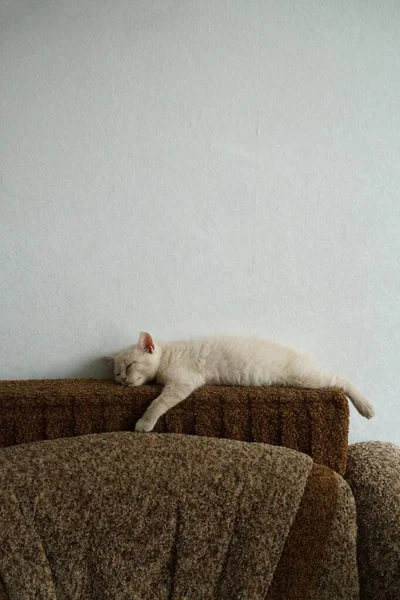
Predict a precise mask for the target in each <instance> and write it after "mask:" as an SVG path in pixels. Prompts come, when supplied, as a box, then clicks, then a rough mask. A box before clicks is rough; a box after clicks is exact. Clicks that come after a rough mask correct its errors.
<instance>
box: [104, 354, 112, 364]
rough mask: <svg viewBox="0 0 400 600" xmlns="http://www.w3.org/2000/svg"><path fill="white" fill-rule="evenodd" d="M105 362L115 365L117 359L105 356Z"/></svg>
mask: <svg viewBox="0 0 400 600" xmlns="http://www.w3.org/2000/svg"><path fill="white" fill-rule="evenodd" d="M103 360H104V361H105V362H106V363H108V364H109V365H113V364H114V360H115V359H114V357H113V356H103Z"/></svg>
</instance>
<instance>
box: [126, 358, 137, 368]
mask: <svg viewBox="0 0 400 600" xmlns="http://www.w3.org/2000/svg"><path fill="white" fill-rule="evenodd" d="M135 362H136V360H133V361H132V362H131V364H130V365H128V366H127V367H126V370H128V369H129V367H131V366H132V365H134V364H135Z"/></svg>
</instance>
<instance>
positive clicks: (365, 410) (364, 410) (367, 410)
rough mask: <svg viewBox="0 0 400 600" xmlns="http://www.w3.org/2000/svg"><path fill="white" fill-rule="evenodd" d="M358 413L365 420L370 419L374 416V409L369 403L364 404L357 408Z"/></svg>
mask: <svg viewBox="0 0 400 600" xmlns="http://www.w3.org/2000/svg"><path fill="white" fill-rule="evenodd" d="M359 413H360V415H362V416H363V417H366V418H367V419H372V417H373V416H374V415H375V409H374V407H373V406H372V404H371V403H370V402H364V404H362V405H361V406H360V408H359Z"/></svg>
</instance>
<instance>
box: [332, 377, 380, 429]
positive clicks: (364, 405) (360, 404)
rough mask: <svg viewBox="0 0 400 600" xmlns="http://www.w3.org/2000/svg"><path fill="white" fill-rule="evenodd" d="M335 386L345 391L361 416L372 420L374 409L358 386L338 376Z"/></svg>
mask: <svg viewBox="0 0 400 600" xmlns="http://www.w3.org/2000/svg"><path fill="white" fill-rule="evenodd" d="M333 385H335V386H336V387H338V388H340V389H341V390H343V392H344V393H345V394H346V396H347V397H348V398H349V400H350V401H351V403H352V404H353V406H354V407H355V408H356V409H357V411H358V412H359V413H360V415H362V416H363V417H366V418H367V419H372V417H373V416H374V414H375V410H374V407H373V406H372V404H371V402H370V401H369V400H368V399H367V398H366V397H365V396H363V394H362V393H361V392H360V391H359V390H358V389H357V388H356V386H355V385H353V384H352V383H351V381H349V380H348V379H346V378H345V377H341V376H338V377H337V378H336V381H335V383H334V384H333Z"/></svg>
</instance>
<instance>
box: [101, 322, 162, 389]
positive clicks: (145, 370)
mask: <svg viewBox="0 0 400 600" xmlns="http://www.w3.org/2000/svg"><path fill="white" fill-rule="evenodd" d="M159 354H160V349H159V348H158V347H157V346H156V345H155V344H154V342H153V338H152V337H151V335H150V334H149V333H146V332H144V331H142V333H141V334H140V336H139V340H138V343H137V344H136V345H135V346H131V347H130V348H126V349H125V350H122V352H119V353H118V354H117V355H116V356H115V357H113V358H111V359H109V360H112V362H113V363H114V377H115V380H116V381H118V383H121V384H122V385H129V386H136V385H143V384H144V383H147V382H148V381H151V380H152V379H154V378H155V376H156V373H157V369H158V366H159V363H160V356H159Z"/></svg>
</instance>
